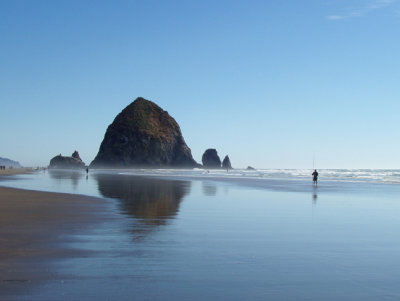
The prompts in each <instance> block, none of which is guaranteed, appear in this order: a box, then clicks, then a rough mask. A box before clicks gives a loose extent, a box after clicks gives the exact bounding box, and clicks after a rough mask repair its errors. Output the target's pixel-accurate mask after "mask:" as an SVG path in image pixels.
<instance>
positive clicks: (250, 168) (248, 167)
mask: <svg viewBox="0 0 400 301" xmlns="http://www.w3.org/2000/svg"><path fill="white" fill-rule="evenodd" d="M246 169H247V170H256V169H255V168H254V167H251V166H247V168H246Z"/></svg>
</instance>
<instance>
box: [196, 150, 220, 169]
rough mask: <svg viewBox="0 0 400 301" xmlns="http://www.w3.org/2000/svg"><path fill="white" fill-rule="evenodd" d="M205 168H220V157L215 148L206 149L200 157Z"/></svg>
mask: <svg viewBox="0 0 400 301" xmlns="http://www.w3.org/2000/svg"><path fill="white" fill-rule="evenodd" d="M201 161H202V162H203V166H204V167H205V168H221V159H220V158H219V156H218V153H217V150H216V149H215V148H209V149H207V150H206V151H205V152H204V154H203V156H202V157H201Z"/></svg>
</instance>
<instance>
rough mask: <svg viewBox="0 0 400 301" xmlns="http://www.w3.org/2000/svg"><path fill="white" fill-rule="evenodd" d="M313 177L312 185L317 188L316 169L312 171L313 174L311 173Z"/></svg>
mask: <svg viewBox="0 0 400 301" xmlns="http://www.w3.org/2000/svg"><path fill="white" fill-rule="evenodd" d="M312 176H313V182H314V185H315V186H317V182H318V171H317V170H316V169H314V172H313V173H312Z"/></svg>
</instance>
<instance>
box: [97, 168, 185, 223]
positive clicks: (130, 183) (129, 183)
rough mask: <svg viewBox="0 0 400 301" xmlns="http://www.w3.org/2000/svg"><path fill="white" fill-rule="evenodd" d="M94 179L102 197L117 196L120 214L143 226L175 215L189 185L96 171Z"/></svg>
mask: <svg viewBox="0 0 400 301" xmlns="http://www.w3.org/2000/svg"><path fill="white" fill-rule="evenodd" d="M95 178H96V180H97V184H98V187H99V192H100V193H101V194H102V195H103V196H104V197H108V198H115V199H119V200H120V201H121V209H122V211H123V212H124V213H127V214H130V215H133V216H135V217H136V218H138V219H141V221H142V222H144V223H145V224H147V225H163V224H165V223H166V221H167V220H168V218H171V217H173V216H175V215H176V213H177V212H178V210H179V203H180V202H181V200H182V198H183V197H184V196H185V195H186V194H187V193H188V192H189V191H190V184H191V182H187V181H170V180H160V179H151V178H142V177H137V176H127V175H107V174H97V175H95Z"/></svg>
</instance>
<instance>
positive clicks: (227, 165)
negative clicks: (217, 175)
mask: <svg viewBox="0 0 400 301" xmlns="http://www.w3.org/2000/svg"><path fill="white" fill-rule="evenodd" d="M222 168H224V169H232V165H231V160H229V156H228V155H226V156H225V158H224V160H223V161H222Z"/></svg>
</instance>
